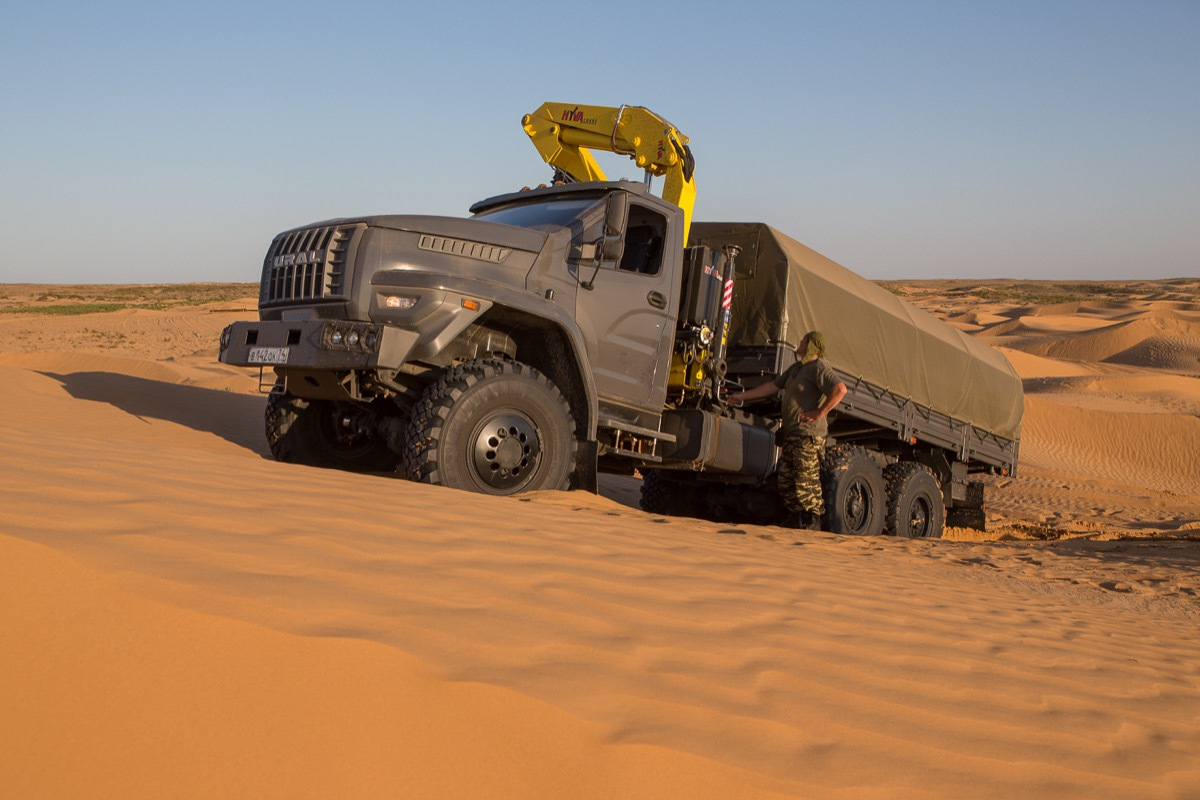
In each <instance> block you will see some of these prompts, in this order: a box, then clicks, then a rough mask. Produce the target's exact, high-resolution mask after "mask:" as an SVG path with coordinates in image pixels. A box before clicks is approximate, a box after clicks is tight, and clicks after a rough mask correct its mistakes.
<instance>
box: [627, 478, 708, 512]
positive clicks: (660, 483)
mask: <svg viewBox="0 0 1200 800" xmlns="http://www.w3.org/2000/svg"><path fill="white" fill-rule="evenodd" d="M694 494H695V490H694V488H693V487H692V486H689V485H688V484H684V483H679V482H678V481H673V480H670V479H668V478H664V477H663V474H662V472H661V471H659V470H656V469H647V470H645V471H643V472H642V496H641V502H640V504H641V506H642V511H645V512H647V513H649V514H665V515H667V516H671V517H696V516H699V515H700V513H699V512H700V511H701V508H700V507H699V506H697V505H696V504H695V502H694V500H695V498H694Z"/></svg>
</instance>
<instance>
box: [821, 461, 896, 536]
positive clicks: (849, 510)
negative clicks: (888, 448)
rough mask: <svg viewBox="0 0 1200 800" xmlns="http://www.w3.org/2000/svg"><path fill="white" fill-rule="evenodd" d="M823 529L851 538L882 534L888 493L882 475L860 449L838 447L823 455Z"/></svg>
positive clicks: (877, 467) (873, 462)
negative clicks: (849, 535) (848, 535)
mask: <svg viewBox="0 0 1200 800" xmlns="http://www.w3.org/2000/svg"><path fill="white" fill-rule="evenodd" d="M821 472H822V474H823V476H824V483H825V525H826V528H825V529H826V530H829V531H833V532H835V533H848V534H851V535H853V536H878V535H879V534H881V533H883V526H884V522H885V509H886V503H887V493H886V491H885V489H884V484H883V473H882V471H881V470H880V469H879V465H878V464H876V463H875V459H873V458H871V456H870V455H869V454H868V453H867V451H866V450H863V449H862V448H861V447H850V446H837V447H831V448H829V449H828V450H827V451H826V453H825V461H824V464H823V468H822V470H821Z"/></svg>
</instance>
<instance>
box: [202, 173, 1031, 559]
mask: <svg viewBox="0 0 1200 800" xmlns="http://www.w3.org/2000/svg"><path fill="white" fill-rule="evenodd" d="M471 214H472V216H471V217H469V218H446V217H433V216H375V217H361V218H351V219H335V220H329V221H326V222H320V223H316V224H313V225H307V226H304V227H301V228H296V229H294V230H290V231H286V232H284V233H281V234H280V235H279V236H277V237H276V238H275V240H274V241H273V242H272V244H271V246H270V249H269V251H268V253H267V256H266V259H265V261H264V263H263V270H262V284H261V293H260V296H259V316H260V319H259V321H257V322H237V323H235V324H233V325H231V326H229V327H228V328H227V329H226V330H225V331H224V332H223V333H222V336H221V351H220V360H221V361H222V362H224V363H226V364H232V365H239V366H260V367H263V368H264V370H263V374H264V375H270V372H273V373H274V375H273V379H270V378H268V379H266V380H265V381H264V382H263V386H264V388H265V387H266V386H267V385H270V386H271V388H270V393H269V396H268V400H267V410H266V433H267V440H268V442H269V444H270V448H271V452H272V453H273V454H274V455H275V457H276V458H277V459H279V460H281V461H289V462H296V463H303V464H310V465H318V466H324V467H336V468H342V469H348V470H360V471H370V472H379V471H386V472H393V471H395V472H398V473H399V474H401V475H402V476H405V477H407V478H409V479H411V480H414V481H421V482H424V483H430V484H437V485H442V486H450V487H454V488H458V489H466V490H470V491H476V492H485V493H489V494H500V495H506V494H513V493H517V492H525V491H531V490H538V489H567V488H572V489H586V490H591V491H595V490H596V487H597V473H599V472H611V473H625V474H633V473H634V472H635V471H636V472H637V473H640V474H641V475H642V477H643V487H642V505H643V508H645V509H646V510H648V511H652V512H655V513H667V514H680V515H691V516H697V517H706V518H711V519H720V520H732V519H740V520H747V521H755V520H757V521H762V522H773V521H776V520H778V519H780V517H781V513H782V505H781V502H780V500H779V498H778V496H777V495H776V492H775V488H774V481H773V473H774V472H775V463H776V459H777V455H778V449H777V447H776V445H775V433H776V430H777V429H778V427H779V417H780V408H779V403H778V400H767V401H763V402H761V403H760V404H758V405H757V406H754V407H747V408H733V407H730V406H728V405H727V404H726V403H725V402H724V401H723V399H722V397H723V393H724V392H726V391H728V390H729V389H730V388H731V387H745V388H752V387H753V386H755V385H757V384H759V383H761V382H763V381H765V380H768V379H770V378H771V377H772V376H774V375H775V374H777V373H778V372H780V371H781V370H783V369H785V368H786V367H787V366H789V365H790V364H791V363H793V361H794V360H795V358H796V354H795V351H794V345H797V344H799V341H800V339H801V338H802V337H803V335H804V333H805V332H806V331H808V330H810V329H819V330H821V331H822V332H823V333H824V334H825V337H826V341H827V343H828V346H829V354H828V359H827V360H828V361H829V362H830V364H831V366H833V368H834V369H835V370H836V371H837V372H838V373H839V375H840V376H841V378H842V380H843V381H844V382H845V384H846V387H847V389H848V393H847V395H846V397H845V399H844V401H843V402H842V404H841V405H840V406H839V407H838V408H837V409H836V410H835V412H834V413H833V414H831V417H830V439H829V446H828V448H827V454H826V458H825V469H824V481H825V486H824V489H825V494H826V500H827V503H826V505H827V508H828V512H827V519H826V520H825V523H826V526H827V529H830V530H837V531H841V532H845V533H854V534H879V533H885V532H886V533H890V534H893V535H900V536H940V535H941V532H942V528H943V525H944V524H946V521H947V519H948V518H949V519H950V520H951V521H953V522H955V524H968V525H976V526H981V525H982V522H983V486H982V483H980V482H979V481H977V480H974V479H973V478H975V477H976V476H978V475H979V474H981V473H995V472H1003V473H1012V472H1013V470H1014V469H1015V467H1016V463H1017V450H1018V442H1019V437H1020V421H1021V413H1022V390H1021V382H1020V380H1019V379H1018V378H1017V376H1016V374H1015V373H1014V371H1013V370H1012V368H1011V366H1010V365H1009V364H1008V362H1007V361H1006V360H1005V358H1004V357H1003V355H1001V354H1000V353H998V352H997V351H995V350H992V349H991V348H988V347H986V346H984V345H982V344H981V343H979V342H977V341H975V340H972V339H970V338H969V337H967V336H965V335H964V334H962V333H961V332H959V331H957V330H956V329H954V328H952V327H951V326H949V325H946V324H944V323H942V322H940V321H938V320H936V319H934V318H933V317H932V316H930V315H928V314H926V313H924V312H922V311H920V310H919V309H916V308H914V307H912V306H910V305H908V304H907V303H905V302H904V301H902V300H900V299H899V298H897V297H895V296H893V295H892V294H890V293H889V292H887V291H885V290H883V289H881V288H880V287H878V286H876V285H875V284H873V283H871V282H869V281H866V280H864V279H862V278H860V277H858V276H856V275H854V274H853V273H851V272H849V271H848V270H846V269H844V268H842V267H840V266H838V265H837V264H834V263H833V262H831V261H829V260H828V259H825V258H823V257H822V256H820V255H818V254H817V253H815V252H813V251H811V250H809V249H807V248H805V247H804V246H803V245H800V244H799V243H797V242H795V241H793V240H791V239H789V238H788V237H786V236H784V235H783V234H781V233H779V232H778V231H776V230H774V229H772V228H769V227H767V226H766V225H762V224H756V223H754V224H752V223H696V224H694V225H692V226H691V233H690V237H689V238H690V241H688V242H685V241H684V240H683V239H684V233H683V230H684V226H683V224H682V220H681V216H682V212H681V210H680V208H679V207H677V206H675V205H673V204H671V203H668V202H665V201H663V200H662V199H660V198H658V197H656V196H654V195H653V194H651V193H650V192H649V190H648V189H647V187H646V186H645V185H644V184H641V183H635V182H626V181H615V182H609V181H603V182H578V183H569V184H566V185H555V186H549V187H544V188H538V189H532V190H526V191H520V192H516V193H512V194H505V195H501V196H498V197H493V198H490V199H487V200H483V201H481V202H479V203H476V204H475V205H474V206H472V207H471ZM268 368H269V371H270V372H268V371H267V370H268Z"/></svg>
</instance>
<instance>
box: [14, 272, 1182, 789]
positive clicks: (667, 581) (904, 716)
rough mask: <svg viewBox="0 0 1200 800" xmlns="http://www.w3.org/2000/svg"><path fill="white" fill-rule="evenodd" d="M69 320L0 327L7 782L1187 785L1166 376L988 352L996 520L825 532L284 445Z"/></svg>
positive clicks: (231, 394) (964, 299) (249, 385)
mask: <svg viewBox="0 0 1200 800" xmlns="http://www.w3.org/2000/svg"><path fill="white" fill-rule="evenodd" d="M1162 291H1163V292H1168V293H1169V291H1171V288H1170V287H1168V288H1166V289H1163V290H1162ZM3 294H4V292H2V291H0V295H3ZM926 299H928V298H926ZM248 302H252V301H248ZM931 302H934V303H942V304H946V305H947V306H949V305H952V304H954V303H958V304H967V303H970V302H974V303H975V304H976V305H978V306H980V307H981V308H982V309H983V310H982V311H981V313H982V314H992V315H994V316H995V317H997V318H1006V319H1007V317H1004V314H1005V313H1008V312H1009V311H1010V310H1011V309H1010V308H1006V307H1004V306H1003V304H998V303H995V302H989V303H984V302H983V301H982V300H981V299H979V298H975V299H974V300H973V301H972V300H971V299H970V298H969V297H968V296H967V295H955V294H953V293H949V294H946V295H939V296H937V297H936V299H934V300H932V301H931ZM1124 302H1126V303H1135V302H1137V301H1136V299H1129V298H1127V297H1126V298H1125V300H1124ZM1153 302H1160V301H1153ZM1165 302H1182V301H1165ZM1093 305H1094V304H1093ZM219 308H220V306H219V305H218V306H214V307H210V308H204V307H196V308H194V309H192V310H191V311H187V310H182V311H181V310H176V309H172V310H162V311H154V310H143V311H141V312H140V313H139V314H137V315H126V319H127V321H128V322H129V324H131V325H140V324H142V320H143V318H144V317H146V316H148V315H149V316H152V315H154V314H156V313H159V314H168V313H170V314H179V315H181V316H188V315H189V314H190V315H191V317H192V318H190V319H189V320H188V321H186V322H181V323H180V326H181V330H183V331H185V332H187V331H192V332H194V333H195V335H196V336H198V337H201V338H202V337H203V335H205V334H203V333H202V332H201V331H202V329H207V335H208V336H210V337H211V339H210V340H209V341H210V342H215V340H216V335H217V333H219V330H220V327H221V326H222V325H223V324H224V323H225V322H227V321H229V320H230V319H231V318H237V317H238V316H239V314H240V316H241V317H244V316H245V314H244V312H237V311H228V312H225V311H220V310H218V309H219ZM1112 310H1113V311H1114V312H1115V311H1117V309H1116V307H1114V308H1113V309H1112ZM1124 310H1125V311H1127V310H1128V308H1125V309H1124ZM1170 310H1172V311H1175V310H1178V309H1170ZM112 313H121V312H112ZM1089 313H1090V312H1089ZM99 316H105V315H100V314H94V315H84V316H81V317H72V318H65V317H64V318H59V317H41V316H33V315H30V316H28V317H22V316H21V315H13V316H12V317H11V318H10V317H7V316H6V317H3V318H0V322H3V323H4V324H5V325H9V324H13V323H14V321H15V322H16V323H19V327H21V329H23V330H31V331H35V332H38V334H39V335H37V336H35V337H33V340H36V341H38V342H46V341H51V340H56V341H59V342H66V343H67V344H68V345H71V344H72V343H74V345H75V346H66V347H63V346H61V345H60V346H58V347H54V348H50V347H45V348H40V347H35V346H32V345H31V344H30V343H29V342H30V341H32V340H22V342H21V343H15V342H11V341H6V340H4V339H3V338H0V398H2V399H3V402H4V406H5V408H6V409H8V411H9V413H6V414H5V415H4V416H3V417H0V442H2V443H3V448H4V449H3V453H4V456H3V458H0V495H3V497H2V499H0V550H3V553H4V556H3V558H0V565H2V566H0V569H2V570H3V571H4V574H3V575H2V576H0V593H2V596H0V607H3V608H5V609H7V612H6V613H5V614H4V615H3V616H2V617H0V622H2V624H3V628H2V629H0V630H2V631H3V633H2V634H0V635H3V636H4V638H5V641H7V642H9V643H13V644H15V646H13V647H8V648H6V652H7V654H8V655H7V656H4V657H0V678H2V680H0V686H3V687H5V688H4V689H0V708H4V709H6V710H7V711H8V712H9V714H8V719H10V720H12V723H11V724H9V725H8V726H6V727H5V728H4V730H5V731H7V734H5V736H6V738H5V740H4V742H3V744H4V746H3V748H0V752H4V753H5V755H4V756H2V757H0V787H9V788H10V789H12V790H13V791H15V792H16V794H17V796H22V797H60V796H94V797H140V796H146V797H150V796H161V795H163V794H168V795H172V796H196V797H211V796H214V795H230V794H232V795H234V796H256V797H322V796H330V795H335V796H350V797H374V796H408V797H446V796H458V797H528V796H572V797H614V796H620V797H668V796H688V797H693V796H694V797H714V798H717V797H773V796H788V797H846V798H863V797H866V798H870V797H879V798H891V797H931V798H932V797H1013V796H1055V797H1080V798H1084V797H1086V798H1103V797H1112V798H1126V797H1180V798H1183V797H1192V796H1197V794H1200V733H1198V731H1200V726H1197V724H1196V721H1197V719H1198V717H1200V648H1198V647H1197V645H1196V643H1195V636H1194V632H1195V629H1196V625H1197V623H1200V607H1198V605H1197V596H1198V593H1200V551H1198V547H1200V545H1197V540H1200V502H1198V500H1200V477H1198V475H1197V471H1196V470H1195V467H1194V464H1193V460H1194V459H1193V457H1192V454H1193V453H1194V452H1195V451H1196V449H1197V447H1196V445H1197V444H1198V443H1200V430H1198V429H1197V427H1196V424H1197V423H1200V417H1198V416H1197V414H1196V413H1195V408H1194V407H1195V404H1196V398H1197V393H1196V385H1197V382H1198V381H1200V379H1198V378H1197V377H1196V376H1195V375H1194V374H1188V373H1187V372H1186V371H1185V370H1173V369H1165V368H1162V367H1156V366H1154V365H1153V364H1139V365H1125V364H1119V363H1111V362H1105V363H1097V362H1087V361H1065V360H1062V359H1055V358H1051V357H1048V356H1045V355H1035V354H1029V353H1027V351H1026V350H1025V349H1013V350H1010V351H1008V352H1010V353H1011V354H1012V356H1013V362H1014V364H1016V366H1017V369H1018V371H1020V372H1021V373H1022V375H1025V376H1026V378H1027V380H1026V389H1027V391H1028V392H1029V405H1028V409H1027V414H1026V429H1025V434H1024V438H1023V442H1022V464H1021V468H1020V469H1019V471H1018V474H1017V475H1016V476H1015V477H997V478H995V479H993V481H992V484H993V485H992V486H991V487H990V492H991V497H992V500H991V503H990V509H991V519H990V523H991V524H990V527H991V530H990V531H989V532H988V533H986V534H982V535H980V534H978V533H977V532H969V531H951V532H950V536H951V537H957V538H958V539H959V540H958V541H955V540H953V539H948V540H944V541H933V542H930V541H906V540H891V539H886V538H882V537H881V538H878V539H856V538H848V537H838V536H834V535H831V534H820V533H804V534H796V533H793V532H789V531H784V530H781V529H778V528H772V527H755V526H734V525H722V524H718V523H709V522H698V521H695V520H688V519H683V518H668V517H660V516H654V515H648V514H644V513H642V512H640V511H638V510H636V509H634V508H631V507H630V505H631V504H633V503H634V502H635V500H634V498H635V497H636V483H633V484H631V483H630V481H629V479H615V480H606V482H605V491H604V496H600V497H596V496H592V495H587V494H578V493H539V494H534V495H530V496H525V497H520V498H486V497H480V496H477V495H469V494H465V493H459V492H454V491H450V490H443V489H439V488H436V487H427V486H421V485H416V484H411V483H408V482H405V481H400V480H396V479H394V478H390V477H387V476H376V475H352V474H348V473H339V472H332V471H324V470H316V469H311V468H306V467H297V466H294V465H287V464H278V463H275V462H273V461H271V460H270V459H269V458H267V455H266V448H265V443H264V442H263V441H262V438H261V414H262V409H263V399H262V397H261V395H258V394H257V393H255V391H254V388H255V385H256V384H257V380H256V376H254V375H252V374H248V373H247V372H246V371H238V370H226V369H224V368H221V367H219V366H215V365H214V364H213V363H212V361H213V358H212V350H211V349H210V350H208V351H207V352H204V351H200V352H197V350H196V349H194V340H193V339H192V338H191V334H187V335H180V336H179V337H178V339H177V340H174V342H167V341H163V340H164V339H166V338H167V337H168V336H169V335H170V334H169V330H170V329H169V327H168V328H167V329H166V330H168V333H167V334H164V335H163V336H159V337H158V340H157V341H156V342H155V347H156V348H158V347H160V346H162V347H164V348H165V350H162V351H160V350H157V349H156V350H155V351H154V353H151V352H149V351H145V352H143V351H139V350H138V347H139V346H140V345H131V346H128V347H126V348H125V349H123V350H122V349H119V348H118V349H115V350H113V349H108V348H104V349H93V348H89V347H88V346H86V345H84V344H82V343H83V341H84V340H83V339H82V338H78V337H82V336H84V335H85V333H86V332H85V330H84V329H87V330H96V329H97V326H98V325H99V324H100V323H98V322H97V321H96V320H94V319H89V317H99ZM1025 316H1028V315H1025ZM1050 317H1051V318H1052V317H1053V315H1050ZM978 319H985V317H982V316H981V317H979V318H978ZM112 324H114V325H116V323H112ZM151 327H152V328H153V326H151ZM1086 327H1087V326H1074V325H1067V326H1064V327H1063V328H1059V329H1054V326H1051V329H1050V330H1046V331H1043V333H1044V334H1045V335H1048V336H1060V335H1062V336H1067V335H1070V336H1082V335H1088V331H1087V330H1085V329H1086ZM118 329H119V326H118ZM0 330H11V329H9V328H3V329H0ZM985 333H986V332H984V333H981V335H984V334H985ZM1031 335H1033V334H1032V333H1031V332H1030V331H1029V330H1023V331H1022V332H1021V333H1020V334H1019V336H1020V337H1028V336H1031ZM995 338H997V339H1003V338H1005V336H1004V335H1001V336H997V337H995ZM1016 343H1017V342H1014V344H1016ZM1020 343H1022V344H1027V340H1025V339H1024V338H1022V340H1021V342H1020ZM154 354H158V355H159V356H161V357H152V356H153V355H154ZM167 359H173V360H169V361H168V360H167ZM1026 368H1028V370H1029V374H1027V373H1026V372H1025V369H1026ZM1089 398H1090V399H1091V401H1092V403H1093V404H1092V405H1088V403H1087V402H1086V401H1087V400H1088V399H1089ZM1139 401H1144V402H1142V403H1140V404H1139ZM1106 403H1109V404H1110V405H1109V406H1106ZM1131 426H1132V427H1131ZM1139 426H1140V427H1139ZM347 509H352V510H353V513H347ZM64 762H69V763H72V764H73V765H74V767H73V769H71V770H62V769H57V768H56V765H58V764H61V763H64Z"/></svg>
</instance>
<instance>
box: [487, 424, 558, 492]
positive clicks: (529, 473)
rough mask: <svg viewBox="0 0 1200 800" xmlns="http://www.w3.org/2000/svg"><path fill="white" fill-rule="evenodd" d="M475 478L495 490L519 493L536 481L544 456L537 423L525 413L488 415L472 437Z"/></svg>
mask: <svg viewBox="0 0 1200 800" xmlns="http://www.w3.org/2000/svg"><path fill="white" fill-rule="evenodd" d="M472 442H473V454H472V464H473V465H474V467H475V470H474V472H475V477H476V478H477V479H478V480H479V481H480V482H481V483H482V484H483V486H484V487H485V488H486V489H489V490H491V491H493V492H505V493H507V492H515V491H517V490H519V489H520V488H521V487H523V486H525V485H526V484H528V483H529V482H530V481H532V480H533V476H534V475H535V474H536V473H537V467H538V462H539V457H540V456H541V452H542V448H541V440H540V438H539V437H538V429H537V426H536V425H534V424H533V421H532V420H531V419H529V418H528V417H526V416H525V415H523V414H516V413H507V414H497V415H496V416H493V417H490V418H488V419H487V420H486V421H485V422H484V423H483V424H482V425H480V426H479V427H478V428H477V429H476V430H475V435H474V436H473V437H472Z"/></svg>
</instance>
